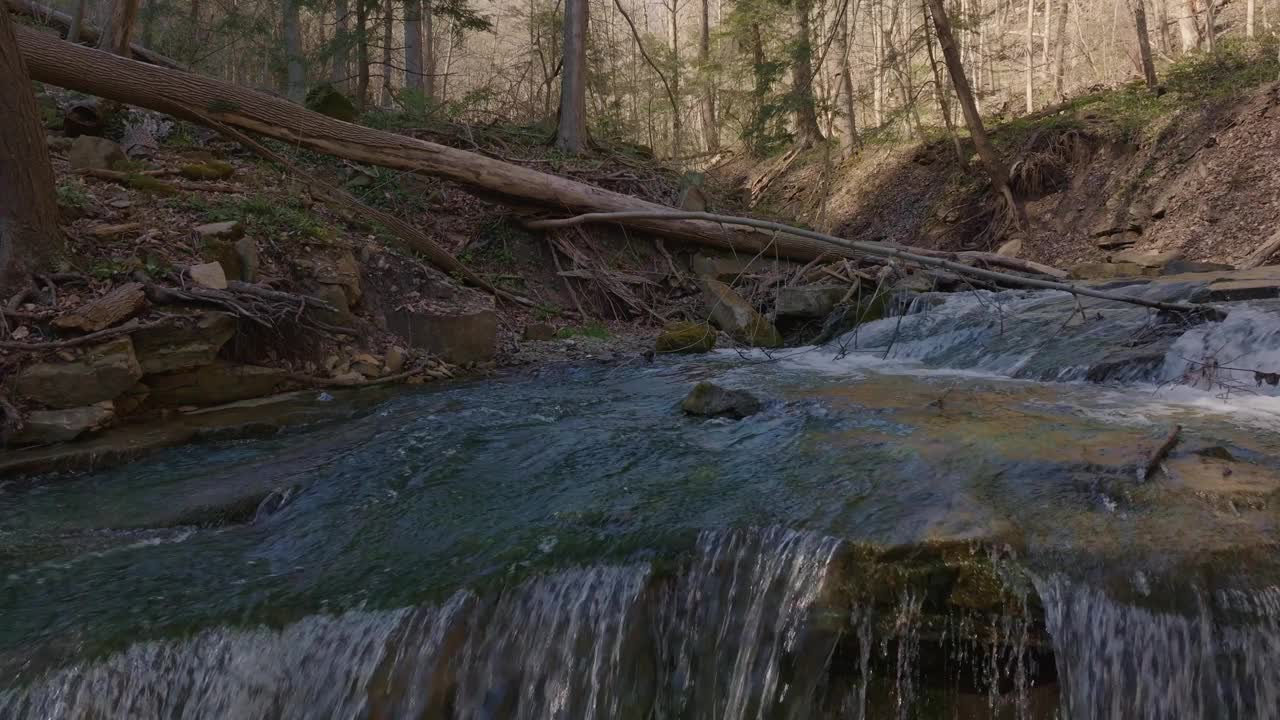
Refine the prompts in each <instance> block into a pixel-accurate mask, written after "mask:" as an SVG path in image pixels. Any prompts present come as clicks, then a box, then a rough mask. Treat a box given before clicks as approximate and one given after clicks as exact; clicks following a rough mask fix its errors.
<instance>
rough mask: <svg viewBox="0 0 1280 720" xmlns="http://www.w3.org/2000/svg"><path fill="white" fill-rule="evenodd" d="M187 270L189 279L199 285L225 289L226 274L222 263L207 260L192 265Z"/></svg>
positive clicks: (212, 288)
mask: <svg viewBox="0 0 1280 720" xmlns="http://www.w3.org/2000/svg"><path fill="white" fill-rule="evenodd" d="M187 272H188V273H189V274H190V275H191V281H192V282H194V283H195V284H197V285H199V286H201V287H206V288H209V289H211V290H226V289H227V274H226V272H224V271H223V269H222V263H218V262H208V263H201V264H199V265H192V266H191V268H190V269H189V270H188V271H187Z"/></svg>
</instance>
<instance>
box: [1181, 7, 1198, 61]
mask: <svg viewBox="0 0 1280 720" xmlns="http://www.w3.org/2000/svg"><path fill="white" fill-rule="evenodd" d="M1178 33H1179V35H1180V36H1181V38H1182V52H1184V53H1188V52H1194V51H1196V50H1197V49H1199V48H1200V26H1199V25H1198V24H1197V23H1196V0H1182V12H1181V13H1179V15H1178Z"/></svg>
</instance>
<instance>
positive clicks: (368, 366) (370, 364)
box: [351, 353, 382, 377]
mask: <svg viewBox="0 0 1280 720" xmlns="http://www.w3.org/2000/svg"><path fill="white" fill-rule="evenodd" d="M351 369H352V370H353V371H355V372H358V373H360V374H361V375H363V376H364V377H378V376H379V375H381V374H382V361H381V360H379V359H378V358H376V357H374V356H372V355H370V354H369V353H359V354H358V355H355V356H354V357H352V358H351Z"/></svg>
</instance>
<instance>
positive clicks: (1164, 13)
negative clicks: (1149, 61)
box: [1152, 0, 1173, 57]
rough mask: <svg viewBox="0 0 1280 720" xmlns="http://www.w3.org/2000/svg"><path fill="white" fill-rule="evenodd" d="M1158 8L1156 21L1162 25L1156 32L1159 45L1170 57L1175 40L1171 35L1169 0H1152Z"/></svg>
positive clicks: (1161, 50)
mask: <svg viewBox="0 0 1280 720" xmlns="http://www.w3.org/2000/svg"><path fill="white" fill-rule="evenodd" d="M1152 2H1154V3H1155V8H1156V23H1157V24H1158V25H1159V26H1160V27H1159V32H1157V33H1156V42H1157V43H1158V45H1157V47H1159V48H1160V52H1161V53H1162V54H1163V55H1164V56H1165V57H1168V56H1169V55H1170V54H1171V53H1172V52H1173V42H1172V40H1171V38H1170V37H1169V2H1168V0H1152Z"/></svg>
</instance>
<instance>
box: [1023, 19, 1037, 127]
mask: <svg viewBox="0 0 1280 720" xmlns="http://www.w3.org/2000/svg"><path fill="white" fill-rule="evenodd" d="M1035 26H1036V0H1027V44H1026V46H1025V47H1026V52H1025V55H1026V63H1027V82H1026V86H1027V87H1026V90H1027V112H1031V111H1033V110H1035V109H1036V103H1035V96H1034V94H1033V92H1034V90H1035V85H1034V84H1033V82H1032V77H1031V74H1032V71H1033V69H1034V67H1035V39H1034V37H1033V35H1032V34H1033V33H1034V32H1035Z"/></svg>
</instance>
